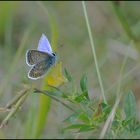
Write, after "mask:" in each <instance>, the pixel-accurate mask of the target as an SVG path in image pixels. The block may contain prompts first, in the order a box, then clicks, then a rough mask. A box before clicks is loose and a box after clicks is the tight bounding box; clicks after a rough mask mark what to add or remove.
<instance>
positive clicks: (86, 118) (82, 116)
mask: <svg viewBox="0 0 140 140" xmlns="http://www.w3.org/2000/svg"><path fill="white" fill-rule="evenodd" d="M78 118H79V119H80V120H82V121H83V122H85V123H87V124H89V123H90V119H89V116H88V114H86V113H81V114H80V115H79V117H78Z"/></svg>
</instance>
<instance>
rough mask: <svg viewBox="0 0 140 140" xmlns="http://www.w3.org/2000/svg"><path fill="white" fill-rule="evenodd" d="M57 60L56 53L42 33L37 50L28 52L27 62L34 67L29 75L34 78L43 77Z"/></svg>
mask: <svg viewBox="0 0 140 140" xmlns="http://www.w3.org/2000/svg"><path fill="white" fill-rule="evenodd" d="M55 62H56V54H55V53H53V52H52V48H51V45H50V43H49V41H48V39H47V37H46V36H45V35H44V34H42V36H41V38H40V40H39V44H38V48H37V50H27V52H26V63H27V64H28V65H29V66H31V67H32V68H31V69H30V71H29V72H28V77H29V78H30V79H33V80H36V79H39V78H41V77H43V76H44V75H45V74H46V72H47V71H48V69H49V68H50V67H51V66H52V65H53V64H54V63H55Z"/></svg>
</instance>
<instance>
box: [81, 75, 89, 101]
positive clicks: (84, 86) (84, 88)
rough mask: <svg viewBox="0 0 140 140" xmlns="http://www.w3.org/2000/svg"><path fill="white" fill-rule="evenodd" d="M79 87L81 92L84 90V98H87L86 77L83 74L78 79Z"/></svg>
mask: <svg viewBox="0 0 140 140" xmlns="http://www.w3.org/2000/svg"><path fill="white" fill-rule="evenodd" d="M80 87H81V90H82V92H84V93H85V94H86V98H87V99H88V100H89V96H88V89H87V77H86V75H85V74H84V75H83V76H82V78H81V80H80Z"/></svg>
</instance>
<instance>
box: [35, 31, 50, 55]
mask: <svg viewBox="0 0 140 140" xmlns="http://www.w3.org/2000/svg"><path fill="white" fill-rule="evenodd" d="M37 50H39V51H43V52H47V53H49V54H50V55H51V54H52V48H51V45H50V43H49V41H48V39H47V37H46V36H45V35H44V34H42V36H41V38H40V40H39V44H38V48H37Z"/></svg>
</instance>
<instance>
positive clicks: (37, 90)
mask: <svg viewBox="0 0 140 140" xmlns="http://www.w3.org/2000/svg"><path fill="white" fill-rule="evenodd" d="M34 92H35V93H37V92H40V93H42V94H44V95H47V96H49V97H50V98H52V99H53V100H55V101H57V102H59V103H61V104H62V105H64V106H65V107H67V108H68V109H70V110H71V111H73V112H76V110H74V109H73V108H71V107H70V106H68V105H67V104H65V103H64V102H62V101H60V100H59V99H57V98H55V97H54V96H51V95H49V94H48V93H47V91H41V90H39V89H36V88H35V89H34Z"/></svg>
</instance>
